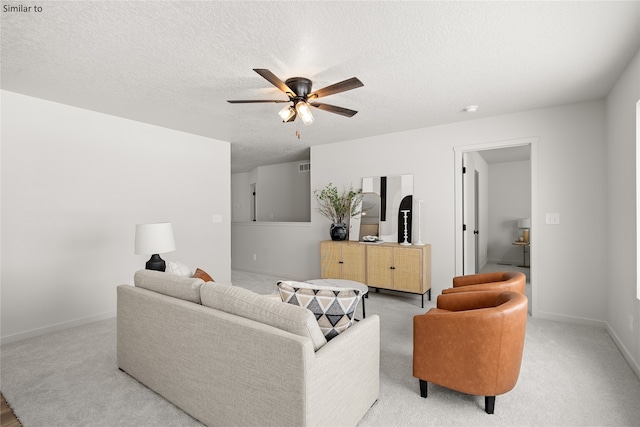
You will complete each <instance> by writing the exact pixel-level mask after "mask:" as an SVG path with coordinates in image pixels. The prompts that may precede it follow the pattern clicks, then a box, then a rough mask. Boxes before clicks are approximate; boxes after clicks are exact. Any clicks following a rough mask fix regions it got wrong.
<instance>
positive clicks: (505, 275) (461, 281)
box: [442, 271, 527, 294]
mask: <svg viewBox="0 0 640 427" xmlns="http://www.w3.org/2000/svg"><path fill="white" fill-rule="evenodd" d="M526 281H527V277H526V276H525V275H524V274H522V273H520V272H518V271H496V272H492V273H480V274H470V275H468V276H458V277H454V278H453V288H449V289H444V290H443V291H442V293H443V294H451V293H456V292H468V291H513V292H519V293H521V294H524V286H525V283H526Z"/></svg>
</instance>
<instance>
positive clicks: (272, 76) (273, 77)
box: [253, 68, 296, 96]
mask: <svg viewBox="0 0 640 427" xmlns="http://www.w3.org/2000/svg"><path fill="white" fill-rule="evenodd" d="M253 71H255V72H256V73H258V74H260V75H261V76H262V77H264V78H265V79H266V80H267V81H268V82H269V83H271V84H272V85H274V86H275V87H277V88H278V89H280V90H281V91H283V92H284V93H286V94H289V93H291V94H293V96H296V93H295V92H294V91H292V90H291V88H290V87H289V86H287V85H286V84H285V82H283V81H282V80H280V79H279V78H278V77H276V75H275V74H273V73H272V72H271V71H269V70H267V69H266V68H254V69H253Z"/></svg>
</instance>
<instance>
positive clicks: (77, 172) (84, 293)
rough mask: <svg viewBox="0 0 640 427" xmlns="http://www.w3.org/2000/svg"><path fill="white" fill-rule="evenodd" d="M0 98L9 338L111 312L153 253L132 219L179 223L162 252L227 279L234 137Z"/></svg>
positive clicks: (12, 95)
mask: <svg viewBox="0 0 640 427" xmlns="http://www.w3.org/2000/svg"><path fill="white" fill-rule="evenodd" d="M1 96H2V254H1V256H2V259H1V261H2V277H1V278H2V315H1V321H2V329H1V335H2V342H3V343H4V342H9V341H12V340H15V339H20V338H25V337H28V336H31V335H37V334H40V333H44V332H48V331H51V330H55V329H60V328H64V327H68V326H72V325H75V324H81V323H85V322H88V321H92V320H96V319H100V318H104V317H109V316H113V315H115V310H116V290H115V288H116V286H117V285H119V284H127V283H130V282H131V280H132V278H133V273H134V272H135V271H136V270H138V269H141V268H144V263H145V262H146V260H147V259H148V257H147V256H142V255H134V253H133V242H134V232H135V224H136V223H147V222H162V221H168V222H172V223H173V227H174V233H175V239H176V245H177V250H176V251H175V252H173V253H169V254H163V255H162V256H163V258H164V259H165V260H177V261H181V262H183V263H185V264H187V265H188V266H190V267H191V268H192V269H195V268H196V267H200V268H202V269H204V270H205V271H207V272H209V273H210V274H211V275H212V276H213V277H214V278H215V279H216V280H217V281H221V282H230V281H231V272H230V265H231V260H230V215H231V210H230V189H229V188H230V149H229V144H228V143H226V142H222V141H216V140H212V139H209V138H203V137H199V136H196V135H192V134H187V133H183V132H177V131H173V130H169V129H164V128H160V127H157V126H151V125H147V124H143V123H139V122H134V121H130V120H125V119H121V118H117V117H113V116H108V115H105V114H100V113H95V112H92V111H88V110H83V109H79V108H74V107H69V106H66V105H62V104H57V103H53V102H49V101H44V100H40V99H37V98H31V97H27V96H23V95H19V94H16V93H12V92H7V91H2V93H1ZM213 215H221V216H222V222H221V223H213V221H212V218H213Z"/></svg>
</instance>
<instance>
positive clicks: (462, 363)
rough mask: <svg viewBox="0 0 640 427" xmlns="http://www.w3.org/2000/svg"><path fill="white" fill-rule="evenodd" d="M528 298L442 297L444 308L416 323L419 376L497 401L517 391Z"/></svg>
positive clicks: (488, 404) (423, 390)
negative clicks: (512, 391)
mask: <svg viewBox="0 0 640 427" xmlns="http://www.w3.org/2000/svg"><path fill="white" fill-rule="evenodd" d="M527 305H528V304H527V297H526V296H524V295H523V294H520V293H517V292H509V291H507V292H493V291H483V292H460V293H454V294H449V295H440V296H438V308H432V309H431V310H429V311H428V312H426V313H425V314H421V315H417V316H414V318H413V376H414V377H416V378H418V379H419V380H420V395H421V396H422V397H424V398H426V397H427V383H428V382H432V383H434V384H438V385H441V386H443V387H447V388H450V389H453V390H457V391H460V392H462V393H467V394H474V395H479V396H485V411H486V412H487V413H488V414H493V410H494V406H495V397H496V396H497V395H500V394H504V393H506V392H508V391H510V390H511V389H513V387H514V386H515V385H516V382H517V380H518V375H519V374H520V364H521V363H522V350H523V347H524V336H525V330H526V322H527Z"/></svg>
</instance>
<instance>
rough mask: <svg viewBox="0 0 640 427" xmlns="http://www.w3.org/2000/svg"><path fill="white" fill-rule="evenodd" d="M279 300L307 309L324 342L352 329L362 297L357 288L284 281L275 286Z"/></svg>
mask: <svg viewBox="0 0 640 427" xmlns="http://www.w3.org/2000/svg"><path fill="white" fill-rule="evenodd" d="M277 286H278V290H279V292H280V298H282V301H284V302H286V303H289V304H293V305H299V306H301V307H304V308H306V309H307V310H310V311H311V312H312V313H313V314H314V315H315V317H316V320H317V321H318V325H319V326H320V330H322V333H323V334H324V336H325V338H326V339H327V341H329V340H330V339H332V338H335V337H336V336H337V335H338V334H340V333H342V332H344V331H346V330H347V328H349V326H351V325H352V324H353V322H354V320H355V312H356V307H358V302H359V301H360V298H361V297H362V294H361V292H360V291H359V290H358V289H353V288H340V287H334V286H318V285H313V284H311V283H303V282H294V281H284V280H281V281H279V282H278V284H277Z"/></svg>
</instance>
